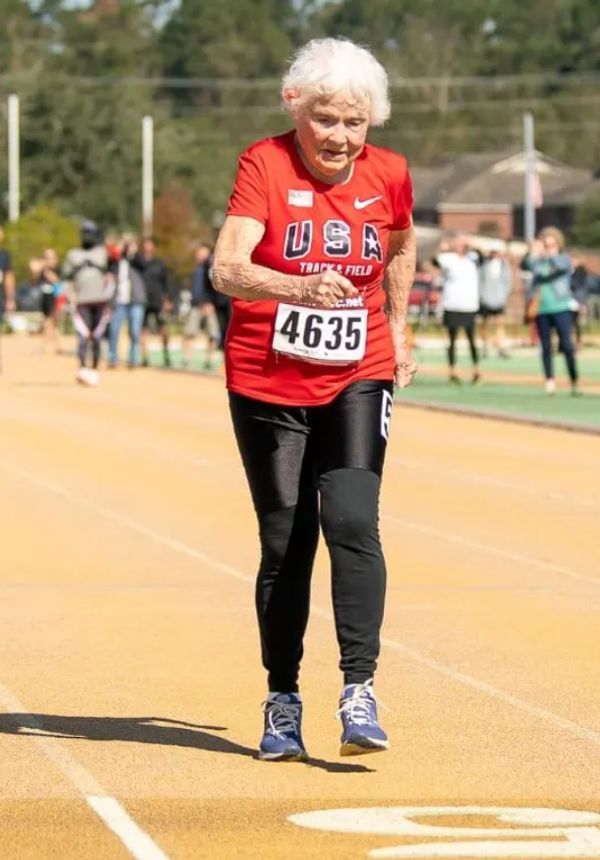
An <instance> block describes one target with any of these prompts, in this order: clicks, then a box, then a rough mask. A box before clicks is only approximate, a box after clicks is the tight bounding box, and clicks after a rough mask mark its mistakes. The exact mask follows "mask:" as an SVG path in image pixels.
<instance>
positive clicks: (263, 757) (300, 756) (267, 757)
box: [258, 752, 308, 762]
mask: <svg viewBox="0 0 600 860" xmlns="http://www.w3.org/2000/svg"><path fill="white" fill-rule="evenodd" d="M258 757H259V759H260V761H284V762H285V761H306V760H307V758H308V754H307V753H296V754H295V755H282V754H281V753H263V752H259V753H258Z"/></svg>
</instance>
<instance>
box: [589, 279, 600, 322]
mask: <svg viewBox="0 0 600 860" xmlns="http://www.w3.org/2000/svg"><path fill="white" fill-rule="evenodd" d="M586 311H587V318H588V320H590V322H600V276H598V275H592V274H590V276H589V286H588V298H587V303H586Z"/></svg>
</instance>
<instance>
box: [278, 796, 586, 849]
mask: <svg viewBox="0 0 600 860" xmlns="http://www.w3.org/2000/svg"><path fill="white" fill-rule="evenodd" d="M448 816H450V817H451V818H452V819H454V820H455V819H456V818H457V817H466V818H468V819H470V820H469V822H468V823H467V824H465V826H464V827H461V826H458V825H456V824H453V825H452V826H444V824H443V823H440V824H438V823H423V819H425V820H426V819H444V818H447V817H448ZM478 817H479V818H483V819H485V821H482V826H481V827H474V826H473V819H476V818H478ZM490 819H491V820H492V821H493V820H495V821H497V822H498V826H496V827H490ZM289 820H290V821H291V822H292V823H293V824H297V825H299V826H300V827H308V828H311V829H315V830H329V831H333V832H335V833H364V834H371V835H373V836H402V837H405V838H407V839H410V840H412V842H413V844H409V845H395V846H393V847H390V848H376V849H374V850H372V851H370V852H369V855H368V856H369V857H374V858H387V857H477V858H485V857H500V858H502V857H519V858H520V857H523V858H525V857H534V858H542V857H587V858H589V857H600V814H598V813H597V812H577V811H575V810H568V809H547V808H535V809H528V808H520V807H511V806H388V807H384V806H382V807H366V808H363V809H324V810H320V811H318V812H303V813H299V814H297V815H290V817H289ZM503 825H505V826H503ZM506 825H510V826H506ZM417 839H418V840H419V842H418V843H415V841H414V840H417ZM431 839H435V840H443V842H438V841H436V842H431V841H430V840H431ZM422 840H427V841H426V842H423V841H422ZM464 840H471V841H464ZM525 840H526V841H525ZM550 840H553V841H550Z"/></svg>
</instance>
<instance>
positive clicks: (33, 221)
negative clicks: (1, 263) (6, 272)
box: [5, 205, 79, 282]
mask: <svg viewBox="0 0 600 860" xmlns="http://www.w3.org/2000/svg"><path fill="white" fill-rule="evenodd" d="M5 234H6V239H5V245H6V247H7V248H8V250H9V251H10V252H11V255H12V257H13V260H14V268H15V277H16V279H17V282H20V281H27V280H28V279H29V268H28V266H29V260H31V259H32V258H33V257H39V256H40V254H42V252H43V251H44V250H45V249H46V248H53V249H54V250H55V251H56V252H57V254H58V255H59V258H61V257H62V256H63V255H64V254H65V253H66V251H68V249H69V248H73V247H76V246H77V245H79V228H78V225H77V223H76V222H75V221H74V220H73V219H72V218H65V216H64V215H62V214H61V213H60V212H59V211H58V210H57V209H55V208H54V207H53V206H47V205H40V206H36V207H35V208H34V209H30V210H29V212H27V213H26V214H25V215H23V216H22V217H21V218H20V219H19V221H18V222H17V223H15V224H7V225H6V226H5Z"/></svg>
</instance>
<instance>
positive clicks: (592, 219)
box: [571, 193, 600, 250]
mask: <svg viewBox="0 0 600 860" xmlns="http://www.w3.org/2000/svg"><path fill="white" fill-rule="evenodd" d="M571 238H572V240H573V242H575V243H576V244H577V245H583V247H585V248H597V249H598V250H600V193H596V194H594V195H592V196H591V197H588V199H587V200H585V201H584V202H583V203H582V204H581V206H579V207H578V209H577V213H576V216H575V224H574V226H573V229H572V231H571Z"/></svg>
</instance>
